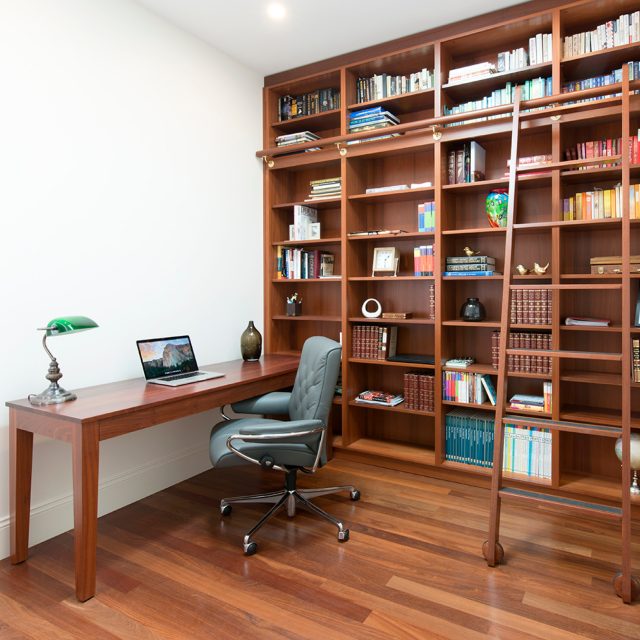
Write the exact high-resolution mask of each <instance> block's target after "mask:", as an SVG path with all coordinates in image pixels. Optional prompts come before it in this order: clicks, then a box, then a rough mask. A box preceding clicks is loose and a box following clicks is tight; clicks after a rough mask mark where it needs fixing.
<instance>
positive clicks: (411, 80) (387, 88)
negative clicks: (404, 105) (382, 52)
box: [356, 68, 434, 102]
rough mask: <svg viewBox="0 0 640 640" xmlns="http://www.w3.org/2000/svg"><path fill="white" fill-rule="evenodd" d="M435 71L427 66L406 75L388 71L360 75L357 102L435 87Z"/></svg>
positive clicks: (357, 86)
mask: <svg viewBox="0 0 640 640" xmlns="http://www.w3.org/2000/svg"><path fill="white" fill-rule="evenodd" d="M433 86H434V77H433V71H429V70H428V69H426V68H423V69H421V70H420V71H416V72H415V73H410V74H409V75H408V76H406V75H402V76H401V75H391V74H387V73H379V74H374V75H372V76H370V77H360V78H358V81H357V83H356V102H369V101H370V100H380V99H382V98H390V97H391V96H399V95H402V94H404V93H413V92H414V91H424V90H426V89H433Z"/></svg>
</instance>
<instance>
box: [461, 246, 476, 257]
mask: <svg viewBox="0 0 640 640" xmlns="http://www.w3.org/2000/svg"><path fill="white" fill-rule="evenodd" d="M463 251H464V252H465V253H466V254H467V255H468V256H469V257H471V256H477V255H478V254H479V253H480V252H479V251H474V250H473V249H472V248H471V247H465V248H464V249H463Z"/></svg>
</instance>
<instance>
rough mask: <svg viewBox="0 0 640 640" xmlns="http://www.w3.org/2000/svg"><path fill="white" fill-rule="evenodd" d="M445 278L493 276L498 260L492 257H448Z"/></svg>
mask: <svg viewBox="0 0 640 640" xmlns="http://www.w3.org/2000/svg"><path fill="white" fill-rule="evenodd" d="M442 275H443V276H493V275H497V273H496V259H495V258H492V257H491V256H447V258H446V266H445V271H444V273H443V274H442Z"/></svg>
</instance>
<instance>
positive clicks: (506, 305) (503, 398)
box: [482, 65, 640, 603]
mask: <svg viewBox="0 0 640 640" xmlns="http://www.w3.org/2000/svg"><path fill="white" fill-rule="evenodd" d="M622 92H623V97H622V106H621V114H622V130H621V134H622V160H621V162H622V202H623V214H622V221H621V229H622V274H623V276H622V278H621V283H620V284H589V285H588V286H589V288H590V289H594V288H595V289H603V290H607V289H608V290H617V291H619V292H620V295H621V312H622V352H621V353H594V352H580V351H563V350H561V349H560V348H555V349H553V350H551V351H545V352H544V355H545V356H548V357H551V358H553V366H554V370H556V371H557V370H558V369H557V368H558V367H559V366H560V363H561V361H562V359H572V360H575V359H587V360H603V361H609V362H619V363H620V368H621V376H622V384H621V390H622V391H621V393H622V397H621V426H619V427H618V426H607V425H599V424H587V423H582V422H568V421H564V420H553V419H544V418H531V417H523V416H516V415H505V413H506V403H507V377H508V363H507V357H508V356H509V355H527V354H529V352H528V351H527V350H524V349H508V348H507V344H508V339H509V331H510V328H511V313H510V310H511V307H510V303H511V294H512V292H513V291H514V290H516V289H525V288H531V287H532V286H533V287H535V288H538V289H547V290H551V291H554V294H553V306H554V308H553V313H554V314H557V313H559V310H560V305H559V303H560V296H561V294H562V290H578V289H583V288H584V285H581V284H557V283H556V284H540V285H538V284H536V285H514V284H513V282H512V279H513V271H514V265H513V249H514V224H515V222H516V221H515V217H516V211H517V197H518V175H522V174H523V173H525V172H526V169H520V168H519V167H518V142H519V134H520V130H521V121H522V114H521V112H520V101H521V90H520V87H517V88H516V92H515V97H514V107H513V128H512V135H511V154H510V157H511V160H510V167H511V171H510V173H509V202H508V211H507V227H506V237H505V256H504V279H503V289H502V307H501V319H500V341H499V364H498V389H497V400H496V405H497V406H496V418H495V427H494V451H493V470H492V476H491V508H490V519H489V538H488V540H486V541H485V543H484V544H483V547H482V552H483V555H484V557H485V559H486V561H487V564H488V565H489V566H490V567H493V566H495V565H496V564H499V563H500V562H501V561H502V560H503V558H504V549H503V547H502V545H501V544H500V541H499V532H500V510H501V504H502V500H503V499H507V500H515V501H520V502H524V503H525V504H526V503H529V504H534V505H546V506H548V507H550V508H555V509H561V510H564V511H568V512H573V513H580V514H583V515H587V514H588V515H589V516H595V517H601V518H605V519H608V520H614V521H616V522H619V523H620V526H621V533H622V563H621V565H622V566H621V571H620V573H618V574H617V575H616V576H615V578H614V581H613V583H614V589H615V592H616V593H617V595H618V596H620V597H621V598H622V599H623V601H624V602H625V603H630V602H632V601H633V600H634V599H635V598H636V597H638V595H640V582H639V581H638V580H637V578H635V577H634V576H633V575H632V573H631V496H630V493H629V482H630V478H631V464H630V434H631V427H630V424H631V386H630V380H631V291H630V277H629V274H630V233H631V227H630V212H629V149H628V144H629V127H630V122H629V120H630V119H629V73H628V69H627V66H626V65H624V66H623V81H622ZM538 117H539V115H538ZM568 164H571V163H567V162H561V163H552V165H551V168H552V169H554V168H555V169H560V168H573V167H569V166H566V165H568ZM576 164H578V163H576ZM583 164H584V163H583ZM554 165H555V167H554ZM554 255H555V257H556V259H557V258H559V251H556V252H555V254H554ZM556 292H557V293H556ZM559 345H560V342H559V338H558V339H556V340H555V341H554V346H557V347H559ZM559 380H560V376H559V375H556V376H555V381H557V382H558V383H559ZM558 391H559V390H556V389H554V392H555V393H554V395H555V401H556V402H557V401H558V398H559V393H558ZM555 415H559V413H558V412H555ZM507 424H510V425H516V426H518V425H520V426H531V427H538V428H544V429H549V430H552V431H554V430H555V431H563V432H569V433H582V434H587V435H598V436H606V437H609V438H611V440H610V441H611V446H612V448H613V444H614V439H615V438H619V437H622V451H623V456H622V476H621V480H622V481H621V493H622V497H621V502H620V506H608V505H604V504H599V503H597V502H585V501H582V500H574V499H571V498H567V497H563V496H558V495H551V494H546V493H541V492H537V491H530V490H526V489H520V488H514V487H505V486H504V485H503V473H502V471H503V457H504V431H505V425H507Z"/></svg>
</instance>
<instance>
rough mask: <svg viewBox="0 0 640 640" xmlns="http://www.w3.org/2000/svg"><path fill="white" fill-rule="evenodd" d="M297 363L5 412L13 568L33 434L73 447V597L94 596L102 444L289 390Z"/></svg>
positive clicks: (230, 370)
mask: <svg viewBox="0 0 640 640" xmlns="http://www.w3.org/2000/svg"><path fill="white" fill-rule="evenodd" d="M298 361H299V358H298V357H297V356H278V355H267V356H263V358H262V359H261V360H260V362H243V361H242V360H233V361H231V362H223V363H220V364H215V365H210V366H208V367H203V368H204V369H210V370H212V371H220V372H221V373H225V374H226V375H225V376H224V378H216V379H214V380H206V381H204V382H196V383H193V384H187V385H184V386H182V387H164V386H161V385H155V384H146V382H145V380H144V379H143V378H136V379H134V380H124V381H122V382H114V383H112V384H104V385H99V386H96V387H87V388H86V389H79V390H77V391H76V390H74V391H76V393H77V395H78V399H77V400H73V401H71V402H65V403H64V404H59V405H50V406H46V407H34V406H32V405H31V404H29V402H28V401H27V400H16V401H15V402H7V403H6V404H7V406H8V407H9V454H10V458H9V470H10V476H11V481H10V518H11V524H10V528H11V562H12V563H13V564H17V563H19V562H23V561H24V560H26V559H27V555H28V548H29V514H30V509H31V467H32V458H33V434H34V433H38V434H40V435H43V436H47V437H49V438H55V439H56V440H64V441H65V442H70V443H71V449H72V464H73V517H74V534H75V540H74V544H75V570H76V596H77V598H78V600H80V601H81V602H84V601H85V600H88V599H89V598H91V597H93V596H94V595H95V590H96V543H97V519H98V466H99V460H100V446H99V443H100V440H106V439H107V438H115V437H116V436H120V435H123V434H125V433H131V432H132V431H137V430H138V429H146V428H147V427H152V426H154V425H156V424H161V423H163V422H168V421H169V420H177V419H178V418H184V417H186V416H190V415H193V414H196V413H201V412H202V411H208V410H209V409H214V408H216V407H220V406H222V405H224V404H227V403H230V402H237V401H238V400H243V399H245V398H250V397H252V396H255V395H260V394H263V393H267V392H269V391H276V390H278V389H282V388H283V387H288V386H290V385H292V384H293V381H294V378H295V374H296V371H297V368H298Z"/></svg>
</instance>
